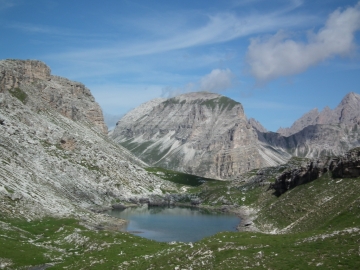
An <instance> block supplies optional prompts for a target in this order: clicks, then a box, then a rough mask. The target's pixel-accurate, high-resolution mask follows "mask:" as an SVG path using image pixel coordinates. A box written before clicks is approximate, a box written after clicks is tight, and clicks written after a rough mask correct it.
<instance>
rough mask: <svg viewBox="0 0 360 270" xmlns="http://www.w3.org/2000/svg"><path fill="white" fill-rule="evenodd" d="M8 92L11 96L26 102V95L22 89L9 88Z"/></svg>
mask: <svg viewBox="0 0 360 270" xmlns="http://www.w3.org/2000/svg"><path fill="white" fill-rule="evenodd" d="M9 93H10V94H11V95H12V96H13V97H15V98H17V99H18V100H20V101H21V102H22V103H24V104H26V101H27V99H28V96H27V94H26V93H25V92H24V91H23V90H21V89H20V88H14V89H12V90H9Z"/></svg>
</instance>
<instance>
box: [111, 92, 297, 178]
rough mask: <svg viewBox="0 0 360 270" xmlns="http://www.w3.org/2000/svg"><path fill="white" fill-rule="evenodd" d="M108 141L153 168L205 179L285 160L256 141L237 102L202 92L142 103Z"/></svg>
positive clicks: (227, 175)
mask: <svg viewBox="0 0 360 270" xmlns="http://www.w3.org/2000/svg"><path fill="white" fill-rule="evenodd" d="M253 123H254V124H255V123H256V122H255V121H253ZM257 127H258V128H259V129H261V130H263V128H261V125H257ZM111 137H112V138H113V139H114V140H115V141H116V142H118V143H120V144H121V145H122V146H124V147H126V148H127V149H129V150H130V151H131V152H132V153H134V154H135V155H137V156H138V157H139V158H141V159H142V160H144V161H145V162H147V163H149V164H151V165H153V166H161V167H165V168H169V169H174V170H178V171H184V172H187V173H191V174H196V175H201V176H205V177H209V178H219V179H226V178H231V177H233V176H235V175H238V174H241V173H243V172H246V171H249V170H251V169H254V168H259V167H264V166H271V165H277V164H280V163H283V162H285V161H286V160H287V159H288V158H289V157H290V155H289V154H287V153H286V152H282V151H280V150H277V149H274V148H272V147H268V146H267V145H265V144H263V143H262V142H259V140H258V138H257V132H256V130H255V129H254V128H253V125H252V124H251V122H250V123H249V122H248V120H247V118H246V116H245V113H244V110H243V107H242V105H241V104H240V103H238V102H236V101H234V100H232V99H229V98H227V97H224V96H221V95H218V94H214V93H207V92H200V93H187V94H183V95H180V96H177V97H174V98H170V99H167V100H153V101H150V102H148V103H145V104H143V105H141V106H140V107H138V108H136V109H134V110H133V111H131V112H129V113H128V114H127V115H125V116H124V117H123V118H122V119H120V121H119V122H118V123H117V126H116V128H115V129H114V131H113V133H112V134H111Z"/></svg>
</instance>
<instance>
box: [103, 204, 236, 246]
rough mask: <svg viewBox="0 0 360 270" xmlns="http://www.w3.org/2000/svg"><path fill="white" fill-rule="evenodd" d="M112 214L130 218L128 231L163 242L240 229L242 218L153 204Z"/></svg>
mask: <svg viewBox="0 0 360 270" xmlns="http://www.w3.org/2000/svg"><path fill="white" fill-rule="evenodd" d="M107 213H108V214H109V215H111V216H114V217H118V218H121V219H125V220H128V225H127V227H126V231H127V232H130V233H133V234H136V235H139V236H142V237H145V238H148V239H152V240H155V241H159V242H171V241H178V242H195V241H199V240H201V239H202V238H204V237H207V236H211V235H214V234H216V233H218V232H222V231H236V227H237V225H238V224H239V223H240V218H239V217H237V216H235V215H230V214H223V213H214V212H210V211H208V210H204V209H198V208H188V207H158V206H157V207H149V206H147V205H145V206H142V207H135V208H126V209H122V210H118V209H114V210H111V211H108V212H107Z"/></svg>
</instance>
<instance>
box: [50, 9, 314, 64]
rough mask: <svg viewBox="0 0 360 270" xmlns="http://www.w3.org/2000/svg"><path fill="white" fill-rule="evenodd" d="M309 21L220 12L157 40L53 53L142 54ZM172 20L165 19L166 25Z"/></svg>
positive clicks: (64, 56)
mask: <svg viewBox="0 0 360 270" xmlns="http://www.w3.org/2000/svg"><path fill="white" fill-rule="evenodd" d="M307 22H309V17H306V16H294V15H293V16H291V17H290V16H286V14H279V13H278V12H277V13H276V14H275V13H270V14H261V15H259V14H258V15H248V16H245V17H239V16H238V15H235V14H233V13H218V14H214V15H207V21H206V23H205V24H203V25H201V26H198V27H190V28H188V29H182V30H181V31H176V29H175V30H174V31H172V32H171V34H169V35H168V36H165V37H162V38H159V39H157V40H153V39H151V38H145V39H143V40H136V41H131V40H126V41H123V42H115V43H114V42H112V43H110V44H112V45H109V46H106V47H98V48H93V49H85V50H84V49H82V50H73V51H69V52H64V53H60V54H56V55H53V57H57V58H61V59H93V60H94V59H103V60H106V59H116V58H125V57H133V56H140V55H150V54H157V53H163V52H168V51H172V50H178V49H185V48H190V47H196V46H201V45H209V44H217V43H223V42H227V41H230V40H234V39H236V38H240V37H244V36H248V35H251V34H258V33H263V32H267V31H274V30H277V29H279V28H280V27H281V26H283V25H287V26H288V27H291V26H298V25H299V24H304V23H307ZM168 23H171V22H168V21H164V22H163V24H168Z"/></svg>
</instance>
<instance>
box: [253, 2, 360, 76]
mask: <svg viewBox="0 0 360 270" xmlns="http://www.w3.org/2000/svg"><path fill="white" fill-rule="evenodd" d="M359 29H360V2H359V3H358V4H357V5H355V6H354V7H349V8H347V9H345V10H341V9H338V10H336V11H334V12H333V13H332V14H330V16H329V18H328V20H327V21H326V23H325V26H324V27H323V28H322V29H320V30H319V31H318V32H317V33H313V32H310V33H309V34H308V41H307V43H304V42H298V41H295V40H293V39H290V38H289V34H287V33H286V32H284V31H278V32H277V34H275V35H274V36H270V37H266V38H255V39H252V40H251V43H250V46H249V48H248V52H247V62H248V64H249V66H250V73H251V74H252V75H253V76H254V77H255V78H256V79H257V81H258V82H259V83H266V82H268V81H270V80H272V79H275V78H278V77H281V76H288V75H293V74H297V73H300V72H303V71H305V70H306V69H308V68H309V67H310V66H313V65H316V64H318V63H319V62H322V61H324V60H326V59H328V58H331V57H334V56H337V55H340V56H345V55H348V54H349V53H351V52H352V50H353V49H354V48H355V43H354V34H355V32H356V31H358V30H359Z"/></svg>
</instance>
